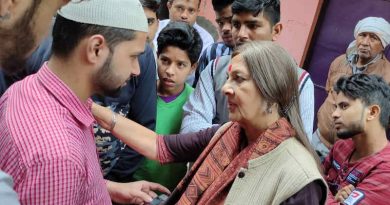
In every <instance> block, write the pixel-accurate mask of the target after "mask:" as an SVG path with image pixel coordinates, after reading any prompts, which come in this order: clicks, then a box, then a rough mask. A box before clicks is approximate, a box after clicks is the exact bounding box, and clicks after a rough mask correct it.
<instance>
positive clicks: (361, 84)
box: [0, 0, 390, 205]
mask: <svg viewBox="0 0 390 205" xmlns="http://www.w3.org/2000/svg"><path fill="white" fill-rule="evenodd" d="M212 4H213V8H214V11H215V15H216V22H217V24H218V31H219V34H220V36H221V39H222V41H221V42H214V40H213V38H212V37H211V35H210V34H209V33H208V32H207V30H206V29H204V28H202V27H201V26H200V25H198V24H197V23H196V18H197V15H198V13H199V9H200V5H201V0H168V2H167V7H168V10H169V19H167V20H159V19H158V9H159V6H160V1H159V0H139V1H138V0H113V1H108V0H81V1H80V2H73V1H63V0H22V1H11V0H8V1H1V2H0V42H1V43H0V48H1V49H0V65H1V70H0V96H1V98H0V199H1V200H0V204H1V203H4V204H10V205H11V204H111V203H117V204H129V203H130V204H143V203H149V202H151V201H152V200H153V198H156V196H157V194H156V193H166V194H169V193H170V191H173V188H174V187H173V188H170V190H169V189H167V188H165V187H164V186H167V185H165V184H163V185H164V186H162V185H160V184H158V183H155V182H149V181H144V180H152V179H153V178H140V177H139V176H140V174H136V175H135V173H140V169H141V168H142V167H143V165H145V163H146V162H145V158H144V157H143V156H142V155H141V154H139V153H137V152H136V151H134V150H133V149H131V148H130V147H129V146H127V145H126V144H124V143H123V142H121V141H120V140H118V139H117V138H115V137H114V135H113V134H112V133H111V132H110V131H108V130H106V129H104V128H103V127H101V126H99V125H97V124H96V123H95V119H94V117H93V115H92V113H91V105H92V103H93V102H94V103H97V104H100V105H103V106H105V107H109V108H110V109H111V110H113V111H114V112H116V113H119V114H120V115H122V116H124V117H126V118H129V119H131V120H134V121H135V122H137V123H139V124H141V125H143V126H145V127H147V128H149V129H151V130H157V129H158V125H160V124H161V123H162V121H164V119H163V118H158V117H156V115H158V113H159V104H158V100H157V96H159V97H160V98H162V99H164V101H165V102H166V103H169V102H171V101H172V100H169V99H166V98H172V99H177V97H178V96H179V94H180V93H181V92H182V90H184V87H183V85H184V82H180V83H179V82H172V81H171V79H174V78H168V80H166V78H167V77H166V75H168V77H169V76H174V75H177V76H180V75H182V76H180V77H181V78H186V80H187V83H188V84H189V85H191V86H192V87H193V88H189V87H190V86H189V87H188V88H187V89H188V96H186V98H185V101H184V102H183V104H180V107H182V111H181V112H179V113H180V114H177V115H179V116H175V117H176V118H180V120H179V123H178V125H177V126H178V127H177V128H175V129H176V130H175V131H171V132H176V133H162V134H179V133H190V132H198V131H200V130H204V129H206V128H210V127H213V126H214V125H216V124H218V125H220V124H224V123H226V122H227V121H229V119H228V109H227V98H226V96H225V95H224V93H223V92H222V86H223V85H224V84H225V82H226V80H227V78H226V73H227V71H228V69H229V66H230V61H231V58H232V53H233V51H234V49H235V47H238V46H240V45H242V44H245V43H246V42H249V41H276V40H277V39H278V36H279V35H280V34H281V32H283V30H284V29H285V28H284V27H283V25H282V23H281V22H280V2H279V0H271V1H269V0H212ZM259 11H260V12H259ZM53 18H54V19H53ZM177 21H179V22H184V23H186V24H188V25H190V26H191V29H190V30H188V28H186V29H187V30H185V29H184V31H183V32H184V33H186V32H187V34H186V35H184V36H191V39H195V38H196V36H199V37H200V40H198V41H196V45H197V46H199V49H195V50H191V51H189V53H187V56H185V59H189V60H188V61H189V63H188V65H187V67H186V62H185V61H184V60H182V61H180V60H177V61H180V62H179V63H177V65H182V66H183V67H186V68H188V69H190V68H193V69H192V70H191V69H190V70H188V71H193V72H192V73H193V74H191V73H188V75H187V73H186V74H180V72H179V71H166V70H164V72H165V73H166V74H161V73H159V72H163V71H160V69H162V67H163V65H167V63H169V62H171V61H172V62H173V61H174V60H172V58H173V56H174V55H172V57H167V55H168V54H167V55H161V54H162V53H164V52H165V49H166V47H165V46H166V45H165V44H163V43H160V42H159V41H163V40H164V39H163V38H159V36H160V34H161V35H162V36H164V34H165V35H167V36H169V35H173V34H169V32H167V30H169V29H168V28H170V27H171V26H172V25H173V24H174V23H172V22H177ZM177 27H179V29H183V28H182V26H177ZM164 28H167V29H164ZM49 31H50V32H49ZM192 31H194V32H197V34H196V35H193V34H191V35H190V34H188V32H192ZM354 37H355V40H354V41H353V42H351V43H350V45H349V46H348V48H346V53H345V54H342V55H341V56H339V57H337V58H336V59H335V60H334V61H333V62H332V63H331V65H330V68H329V73H328V78H327V81H326V91H327V93H328V96H327V98H326V99H325V101H324V103H323V104H322V105H321V107H320V109H319V111H318V113H317V119H318V125H317V126H316V127H317V129H316V130H314V132H313V129H314V115H315V113H314V112H315V111H314V84H313V82H312V80H311V78H310V74H309V73H308V72H307V71H305V70H304V68H299V67H298V66H297V78H298V82H299V96H298V98H299V107H300V113H299V114H300V115H301V118H302V120H303V125H304V130H305V132H306V135H307V137H308V139H309V141H310V142H311V144H312V146H313V148H314V149H316V151H317V152H318V154H319V156H320V157H321V158H322V159H323V161H322V166H323V169H324V173H323V177H324V179H325V180H326V182H327V184H328V188H329V191H328V197H327V202H326V204H340V203H341V204H359V203H360V204H386V200H387V199H386V197H387V196H388V195H390V145H389V142H388V140H387V137H386V129H387V128H388V126H389V117H390V87H389V85H388V83H389V82H390V62H389V61H388V59H386V56H385V55H384V50H385V48H386V47H387V46H388V44H389V43H390V24H389V22H388V21H386V20H385V19H383V18H380V17H366V18H364V19H361V20H360V21H359V22H358V23H357V25H356V27H355V30H354ZM166 38H168V37H166ZM183 38H184V37H183ZM176 39H179V40H176V41H180V38H176ZM182 40H183V41H185V39H182ZM194 41H195V40H194ZM193 43H194V42H193ZM167 44H169V45H168V46H167V47H168V48H171V47H172V46H173V47H175V46H176V47H180V48H181V45H180V44H179V43H175V42H170V43H167ZM160 45H161V46H163V45H164V49H163V48H160V49H159V46H160ZM191 45H193V44H191ZM161 49H163V50H164V51H162V50H161ZM197 50H199V53H198V51H197ZM179 52H180V51H179ZM172 53H175V52H172ZM191 53H192V55H193V56H191V55H190V54H191ZM196 54H197V55H196ZM199 54H200V55H199ZM193 58H195V59H196V61H195V62H193V61H192V59H193ZM164 63H166V64H164ZM188 66H189V67H188ZM178 70H179V69H178ZM181 72H182V71H181ZM177 79H180V78H179V77H177ZM161 82H163V83H165V84H166V85H167V86H168V87H169V85H171V84H174V85H172V86H171V87H174V86H176V85H177V86H181V87H180V89H181V90H180V89H179V91H180V92H172V93H170V92H168V96H165V95H163V94H162V93H164V91H165V93H166V90H163V87H161V86H162V85H160V84H159V83H161ZM176 88H177V87H176ZM180 110H181V109H180ZM156 120H157V121H156ZM113 122H114V124H113V126H114V125H115V119H113ZM165 123H166V122H165ZM164 126H165V125H164ZM96 152H97V153H96ZM135 176H136V177H135ZM158 182H159V183H161V182H160V181H158ZM175 185H177V183H176V184H175Z"/></svg>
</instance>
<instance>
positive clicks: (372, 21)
mask: <svg viewBox="0 0 390 205" xmlns="http://www.w3.org/2000/svg"><path fill="white" fill-rule="evenodd" d="M363 32H369V33H374V34H375V35H377V36H378V38H379V39H380V40H381V43H382V46H383V48H386V46H387V45H389V43H390V24H389V22H387V21H386V20H385V19H383V18H379V17H366V18H364V19H362V20H360V21H359V22H358V23H357V24H356V26H355V31H354V33H353V35H354V37H355V39H356V38H357V37H358V35H359V34H360V33H363ZM355 47H356V40H354V41H352V42H351V43H350V44H349V46H348V49H347V51H351V50H354V51H356V48H355ZM347 53H349V52H347Z"/></svg>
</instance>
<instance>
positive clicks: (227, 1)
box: [211, 0, 234, 12]
mask: <svg viewBox="0 0 390 205" xmlns="http://www.w3.org/2000/svg"><path fill="white" fill-rule="evenodd" d="M233 1H234V0H212V1H211V3H212V4H213V8H214V11H216V12H221V11H222V10H223V9H224V8H226V7H228V6H230V5H232V3H233Z"/></svg>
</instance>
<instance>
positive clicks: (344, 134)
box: [337, 122, 364, 139]
mask: <svg viewBox="0 0 390 205" xmlns="http://www.w3.org/2000/svg"><path fill="white" fill-rule="evenodd" d="M363 131H364V130H363V126H362V125H361V124H360V123H359V122H356V123H353V124H352V125H351V126H349V128H348V129H347V130H344V131H341V132H337V137H338V138H340V139H349V138H352V137H354V136H356V135H358V134H360V133H363Z"/></svg>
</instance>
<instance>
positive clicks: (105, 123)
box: [91, 103, 113, 130]
mask: <svg viewBox="0 0 390 205" xmlns="http://www.w3.org/2000/svg"><path fill="white" fill-rule="evenodd" d="M91 109H92V114H93V116H94V117H95V119H96V122H97V123H98V124H99V125H100V126H101V127H103V128H104V129H106V130H110V128H111V119H112V115H113V111H111V110H110V109H108V108H106V107H103V106H101V105H98V104H96V103H92V108H91Z"/></svg>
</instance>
